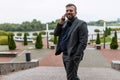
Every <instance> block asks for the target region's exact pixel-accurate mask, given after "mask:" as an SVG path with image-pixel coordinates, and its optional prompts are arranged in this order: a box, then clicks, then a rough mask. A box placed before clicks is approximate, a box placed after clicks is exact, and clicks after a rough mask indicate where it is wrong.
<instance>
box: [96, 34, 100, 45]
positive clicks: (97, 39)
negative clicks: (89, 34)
mask: <svg viewBox="0 0 120 80" xmlns="http://www.w3.org/2000/svg"><path fill="white" fill-rule="evenodd" d="M100 43H101V41H100V36H99V33H97V38H96V44H100Z"/></svg>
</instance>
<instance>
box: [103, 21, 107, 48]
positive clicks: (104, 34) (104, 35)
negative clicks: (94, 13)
mask: <svg viewBox="0 0 120 80" xmlns="http://www.w3.org/2000/svg"><path fill="white" fill-rule="evenodd" d="M105 37H106V22H105V21H104V29H103V38H104V44H103V48H104V49H105Z"/></svg>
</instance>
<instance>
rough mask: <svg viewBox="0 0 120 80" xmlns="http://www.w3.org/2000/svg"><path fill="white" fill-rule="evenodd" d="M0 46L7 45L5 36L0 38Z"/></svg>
mask: <svg viewBox="0 0 120 80" xmlns="http://www.w3.org/2000/svg"><path fill="white" fill-rule="evenodd" d="M0 45H8V38H7V36H0Z"/></svg>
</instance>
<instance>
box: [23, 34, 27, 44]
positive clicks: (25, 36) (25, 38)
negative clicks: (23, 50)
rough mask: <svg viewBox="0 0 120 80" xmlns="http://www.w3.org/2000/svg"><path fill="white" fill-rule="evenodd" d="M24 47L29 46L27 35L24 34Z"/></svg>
mask: <svg viewBox="0 0 120 80" xmlns="http://www.w3.org/2000/svg"><path fill="white" fill-rule="evenodd" d="M24 45H28V41H27V33H24Z"/></svg>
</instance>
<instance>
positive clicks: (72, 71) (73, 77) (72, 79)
mask: <svg viewBox="0 0 120 80" xmlns="http://www.w3.org/2000/svg"><path fill="white" fill-rule="evenodd" d="M63 62H64V66H65V70H66V73H67V80H80V79H79V78H78V76H77V71H78V67H79V63H80V61H79V60H69V59H67V60H66V59H65V58H63Z"/></svg>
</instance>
